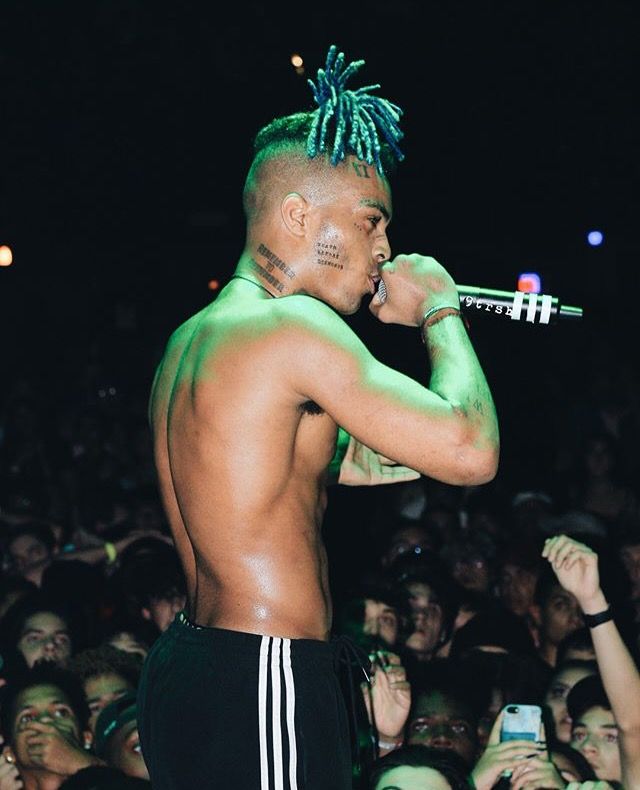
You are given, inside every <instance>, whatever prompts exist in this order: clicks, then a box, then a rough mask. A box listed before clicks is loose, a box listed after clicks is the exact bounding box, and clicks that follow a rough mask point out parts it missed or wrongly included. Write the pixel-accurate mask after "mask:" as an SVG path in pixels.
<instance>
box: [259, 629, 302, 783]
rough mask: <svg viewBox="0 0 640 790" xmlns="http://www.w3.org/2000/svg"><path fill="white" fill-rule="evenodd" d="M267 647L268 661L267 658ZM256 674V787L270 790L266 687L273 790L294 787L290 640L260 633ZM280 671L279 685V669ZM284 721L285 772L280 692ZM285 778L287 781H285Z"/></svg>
mask: <svg viewBox="0 0 640 790" xmlns="http://www.w3.org/2000/svg"><path fill="white" fill-rule="evenodd" d="M269 649H271V661H269ZM259 660H260V667H259V674H258V730H259V739H260V790H271V782H270V776H269V775H270V770H269V769H270V765H269V748H268V743H269V715H268V710H267V708H268V704H267V703H268V701H269V694H268V689H269V688H270V690H271V695H270V699H271V745H272V756H273V777H274V782H273V790H298V782H297V778H296V774H297V763H298V754H297V746H296V732H295V704H296V695H295V684H294V680H293V671H292V669H291V640H290V639H281V638H280V637H273V636H263V637H262V642H261V644H260V659H259ZM281 668H282V671H283V674H284V688H283V687H282V683H281V677H280V669H281ZM283 693H284V708H285V712H286V722H287V740H288V745H289V750H288V752H289V766H288V771H287V774H285V768H284V765H283V754H284V740H283V739H284V733H283V730H282V703H283V700H282V695H283ZM287 779H288V781H287Z"/></svg>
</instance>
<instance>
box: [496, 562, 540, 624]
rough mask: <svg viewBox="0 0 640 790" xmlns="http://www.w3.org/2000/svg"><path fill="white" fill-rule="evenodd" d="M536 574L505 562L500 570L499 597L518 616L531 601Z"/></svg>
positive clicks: (524, 612)
mask: <svg viewBox="0 0 640 790" xmlns="http://www.w3.org/2000/svg"><path fill="white" fill-rule="evenodd" d="M536 581H537V575H536V574H535V573H534V572H532V571H529V570H527V569H526V568H521V567H520V566H519V565H515V564H514V563H511V562H507V563H505V564H504V565H503V566H502V570H501V572H500V598H501V599H502V602H503V603H504V605H505V606H506V607H507V609H509V610H510V611H511V612H513V613H514V614H516V615H518V617H523V616H524V615H525V614H526V613H527V612H528V611H529V607H530V606H531V604H532V603H533V596H534V592H535V589H536Z"/></svg>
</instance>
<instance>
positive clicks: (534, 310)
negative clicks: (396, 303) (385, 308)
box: [378, 280, 582, 324]
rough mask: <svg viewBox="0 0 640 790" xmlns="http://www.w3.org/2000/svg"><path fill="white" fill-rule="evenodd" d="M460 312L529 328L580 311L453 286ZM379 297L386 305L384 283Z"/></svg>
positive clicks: (536, 297)
mask: <svg viewBox="0 0 640 790" xmlns="http://www.w3.org/2000/svg"><path fill="white" fill-rule="evenodd" d="M456 288H457V289H458V294H459V296H460V309H461V310H462V311H463V312H465V313H468V314H470V315H482V316H485V315H490V316H495V317H496V318H502V319H507V320H510V321H525V322H527V323H530V324H536V323H537V324H555V323H556V322H557V321H558V320H559V319H560V320H565V319H570V320H573V321H575V320H577V319H580V318H582V308H581V307H572V306H571V305H566V304H561V303H560V301H559V299H558V298H557V297H556V296H549V295H548V294H534V293H525V292H524V291H496V290H495V289H492V288H480V287H478V286H476V285H456ZM378 297H379V298H380V301H381V302H384V301H386V298H387V288H386V286H385V284H384V280H380V283H379V285H378Z"/></svg>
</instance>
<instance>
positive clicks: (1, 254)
mask: <svg viewBox="0 0 640 790" xmlns="http://www.w3.org/2000/svg"><path fill="white" fill-rule="evenodd" d="M12 263H13V253H12V252H11V247H7V245H6V244H3V245H2V246H0V266H11V264H12Z"/></svg>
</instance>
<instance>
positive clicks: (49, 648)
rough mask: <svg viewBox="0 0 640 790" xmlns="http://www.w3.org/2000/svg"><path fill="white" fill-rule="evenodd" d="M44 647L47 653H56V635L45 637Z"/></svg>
mask: <svg viewBox="0 0 640 790" xmlns="http://www.w3.org/2000/svg"><path fill="white" fill-rule="evenodd" d="M43 649H44V651H45V652H46V653H54V652H55V650H56V642H55V637H53V636H50V637H48V638H47V639H45V641H44V643H43Z"/></svg>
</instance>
